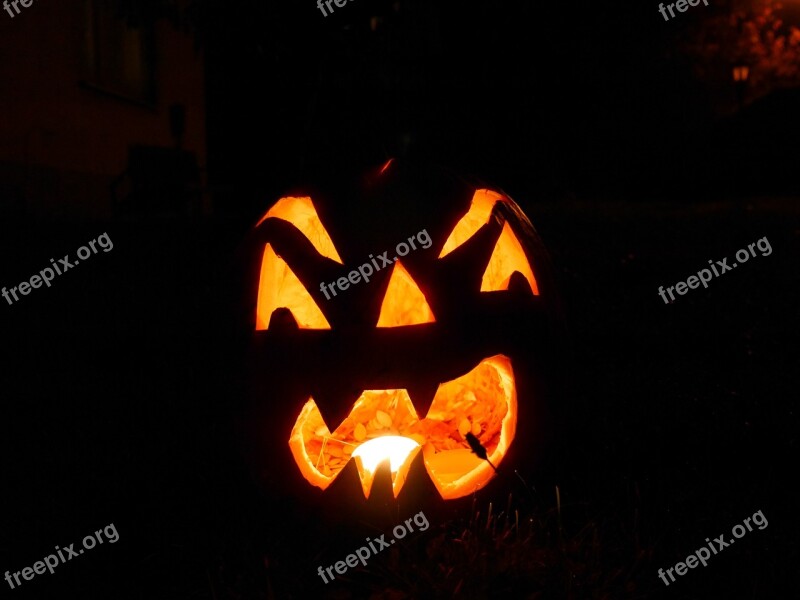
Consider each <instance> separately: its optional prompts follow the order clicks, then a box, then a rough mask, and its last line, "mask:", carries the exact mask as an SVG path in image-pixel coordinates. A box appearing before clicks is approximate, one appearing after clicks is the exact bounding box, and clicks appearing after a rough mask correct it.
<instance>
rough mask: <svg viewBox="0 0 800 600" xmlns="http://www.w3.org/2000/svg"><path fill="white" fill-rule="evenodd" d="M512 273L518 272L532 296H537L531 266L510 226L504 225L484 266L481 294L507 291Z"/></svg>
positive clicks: (537, 290) (537, 292)
mask: <svg viewBox="0 0 800 600" xmlns="http://www.w3.org/2000/svg"><path fill="white" fill-rule="evenodd" d="M514 271H519V272H520V273H522V275H523V276H524V277H525V279H527V280H528V284H529V285H530V286H531V290H532V291H533V293H534V295H538V294H539V289H538V287H537V286H536V278H535V277H534V276H533V271H532V270H531V265H530V263H529V262H528V258H527V257H526V256H525V250H523V249H522V244H520V243H519V240H518V239H517V236H516V235H514V232H513V231H512V230H511V226H510V225H509V224H508V223H506V224H505V225H503V232H502V233H501V234H500V238H499V239H498V240H497V244H496V245H495V247H494V250H493V251H492V257H491V258H490V259H489V264H488V265H487V266H486V271H484V273H483V280H482V281H481V291H482V292H495V291H498V290H507V289H508V284H509V282H510V281H511V275H512V274H513V273H514Z"/></svg>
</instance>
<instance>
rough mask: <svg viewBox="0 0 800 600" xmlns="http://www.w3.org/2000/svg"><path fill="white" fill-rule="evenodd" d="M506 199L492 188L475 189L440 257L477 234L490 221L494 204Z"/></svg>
mask: <svg viewBox="0 0 800 600" xmlns="http://www.w3.org/2000/svg"><path fill="white" fill-rule="evenodd" d="M505 201H506V199H505V198H504V197H503V196H501V195H500V194H498V193H497V192H493V191H492V190H475V193H474V194H473V196H472V203H471V204H470V205H469V210H468V211H467V214H465V215H464V216H463V217H461V219H460V220H459V221H458V223H456V226H455V227H454V228H453V231H451V232H450V235H449V237H448V238H447V241H446V242H445V243H444V246H443V247H442V251H441V252H440V253H439V258H444V257H445V256H447V255H448V254H450V253H451V252H452V251H453V250H455V249H456V248H458V247H459V246H461V245H462V244H463V243H464V242H466V241H467V240H468V239H470V238H471V237H472V236H473V235H475V232H476V231H478V229H480V228H481V227H483V226H484V225H486V223H488V222H489V217H491V215H492V208H494V205H495V204H496V203H498V202H505Z"/></svg>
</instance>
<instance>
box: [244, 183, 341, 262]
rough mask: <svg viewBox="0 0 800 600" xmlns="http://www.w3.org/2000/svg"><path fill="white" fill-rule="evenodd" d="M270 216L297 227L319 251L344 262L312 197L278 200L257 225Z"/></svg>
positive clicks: (332, 258)
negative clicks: (320, 218) (320, 217)
mask: <svg viewBox="0 0 800 600" xmlns="http://www.w3.org/2000/svg"><path fill="white" fill-rule="evenodd" d="M269 218H275V219H281V220H283V221H287V222H289V223H291V224H292V225H294V226H295V227H297V229H299V230H300V232H301V233H302V234H303V235H304V236H306V238H308V241H309V242H311V243H312V244H313V245H314V248H316V249H317V252H319V253H320V254H322V256H326V257H328V258H330V259H331V260H335V261H336V262H338V263H339V264H340V265H341V264H344V263H343V262H342V259H341V258H339V253H338V252H336V248H335V247H334V245H333V240H331V237H330V236H329V235H328V232H327V231H326V229H325V226H324V225H323V224H322V221H320V220H319V215H317V210H316V209H315V208H314V204H313V203H312V202H311V198H308V197H304V198H296V197H291V196H290V197H286V198H281V199H280V200H278V201H277V202H276V203H275V204H274V205H273V207H272V208H270V209H269V210H268V211H267V214H265V215H264V216H263V217H261V220H260V221H259V222H258V223H256V227H258V226H259V225H261V223H263V222H264V221H265V220H267V219H269Z"/></svg>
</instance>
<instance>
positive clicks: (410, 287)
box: [378, 261, 436, 327]
mask: <svg viewBox="0 0 800 600" xmlns="http://www.w3.org/2000/svg"><path fill="white" fill-rule="evenodd" d="M435 322H436V318H435V317H434V316H433V311H432V310H431V307H430V306H429V305H428V301H427V300H426V299H425V295H424V294H423V293H422V290H420V289H419V287H418V286H417V284H416V283H415V282H414V280H413V279H412V278H411V275H409V274H408V271H406V270H405V268H404V267H403V265H401V264H400V261H397V262H396V263H395V264H394V268H393V270H392V275H391V278H390V279H389V287H387V288H386V295H385V296H384V297H383V304H381V314H380V317H378V327H400V326H402V325H419V324H420V323H435Z"/></svg>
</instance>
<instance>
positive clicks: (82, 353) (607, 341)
mask: <svg viewBox="0 0 800 600" xmlns="http://www.w3.org/2000/svg"><path fill="white" fill-rule="evenodd" d="M123 4H124V3H123ZM166 4H167V5H170V6H171V4H172V3H166ZM396 4H397V8H396V7H395V3H390V2H380V1H378V0H355V1H354V2H351V3H349V4H348V5H347V6H346V7H344V8H339V9H337V10H336V13H335V14H334V15H332V16H330V17H327V18H324V17H322V15H321V14H320V13H319V12H318V11H317V10H316V8H315V7H314V5H313V4H312V2H311V1H310V0H304V1H303V2H297V1H294V0H293V2H292V3H291V5H290V4H289V3H288V2H284V3H281V4H276V3H273V2H255V1H241V2H226V3H223V2H221V1H213V0H208V1H206V2H197V3H193V4H192V5H191V6H189V7H188V8H187V12H186V15H188V16H187V17H186V19H187V22H188V23H190V27H188V29H189V30H190V31H191V32H192V35H193V38H194V40H195V42H196V43H197V45H198V47H199V48H201V49H202V52H203V55H204V56H205V90H206V92H205V105H206V112H205V123H206V139H207V144H208V151H207V164H204V165H201V166H203V167H207V182H206V183H207V187H208V194H209V195H211V196H212V197H213V210H210V211H205V212H203V213H202V214H190V213H189V212H188V211H185V212H182V211H180V210H174V211H172V212H169V211H167V212H159V211H157V210H156V211H149V212H148V211H144V210H143V211H141V212H136V211H133V212H130V213H117V212H114V211H113V210H109V211H108V214H105V215H99V216H94V217H92V218H83V217H81V218H78V217H74V216H72V215H69V214H64V213H62V212H61V211H59V212H58V214H46V213H45V214H42V213H41V212H36V213H34V212H33V211H27V210H25V209H24V208H23V209H19V207H16V208H14V210H4V211H3V213H2V219H0V285H4V286H7V287H12V286H14V285H18V282H19V281H22V280H23V279H28V278H30V276H31V275H32V274H34V273H37V272H38V271H39V270H40V269H42V268H44V267H45V266H47V264H48V262H49V259H50V258H51V257H52V258H56V259H57V258H58V257H60V256H62V255H64V254H66V253H69V254H70V255H74V253H75V249H77V247H78V246H80V245H82V244H84V243H85V242H87V241H88V240H90V239H94V238H96V237H97V236H98V235H100V234H101V233H103V232H107V233H108V235H109V237H110V238H111V239H112V241H113V242H114V249H113V250H112V251H111V252H109V253H106V254H99V255H97V256H95V257H93V258H92V259H91V260H87V261H86V262H85V263H83V262H82V264H81V265H80V266H79V267H77V268H76V269H74V270H72V271H70V272H68V273H66V274H64V275H63V276H61V277H58V278H56V280H55V282H54V284H53V287H52V288H50V289H39V290H34V292H32V293H31V294H30V295H29V296H27V297H25V298H23V299H22V300H21V301H20V302H19V303H16V304H14V305H13V306H8V305H7V304H6V303H5V302H4V301H0V335H1V336H2V347H3V351H2V357H3V362H2V368H1V370H0V397H1V398H2V418H0V423H2V434H0V439H2V444H3V446H2V456H3V477H2V481H3V487H2V496H0V497H2V499H3V501H2V504H0V506H2V509H3V510H2V517H0V534H2V537H0V570H2V572H5V570H10V571H12V572H14V571H16V570H21V569H22V568H24V567H25V566H30V565H32V564H33V563H34V562H36V561H38V560H41V559H42V558H43V557H44V556H45V555H47V554H49V553H50V552H51V549H52V547H53V546H54V545H56V544H59V545H61V546H62V547H63V546H64V545H66V544H68V543H71V542H72V541H75V542H77V543H78V544H79V543H80V539H82V538H83V536H85V535H87V534H89V533H90V532H93V531H95V530H97V529H100V528H101V527H104V526H105V525H107V524H108V523H111V522H113V523H115V525H116V527H117V530H118V531H119V534H120V540H119V542H118V543H117V544H115V545H113V546H106V545H103V546H100V547H97V548H95V549H94V550H93V551H92V552H91V553H88V554H86V555H83V556H81V558H80V559H79V560H75V561H72V562H70V563H69V564H66V565H61V566H60V567H59V568H58V569H57V570H56V574H55V575H53V576H51V575H49V574H48V575H41V576H37V577H36V578H34V580H33V581H31V582H25V583H24V584H23V586H22V588H21V589H15V590H10V589H7V588H6V587H5V586H6V584H5V582H2V583H0V589H2V592H1V594H2V596H3V597H11V598H13V597H31V598H51V597H66V598H94V597H97V598H264V597H278V598H283V597H308V596H311V595H320V594H322V593H323V592H324V591H325V590H323V588H322V586H321V585H319V580H317V581H313V580H314V579H316V578H317V576H316V575H315V572H314V569H315V565H316V564H318V563H323V564H332V563H333V562H334V561H335V560H338V559H339V558H338V557H339V555H340V554H342V552H340V546H341V547H343V548H344V549H345V550H344V552H345V553H346V552H348V551H349V550H347V548H351V546H349V545H347V544H346V543H344V542H339V541H337V538H336V536H337V535H338V533H337V532H336V530H335V529H329V530H328V532H330V531H333V532H334V533H333V534H332V535H326V534H325V533H323V531H320V530H319V529H318V527H319V522H318V520H317V518H316V516H314V515H308V514H305V513H304V512H303V510H302V509H301V508H300V507H298V506H297V505H296V503H295V502H294V501H293V499H292V498H288V497H285V498H281V494H280V492H279V491H278V492H275V490H273V491H271V492H270V491H265V490H264V488H263V486H262V485H261V479H262V478H261V477H260V476H259V474H254V473H252V472H251V471H249V469H248V460H247V457H246V456H243V455H242V453H241V452H240V445H241V440H240V439H237V432H238V430H237V428H236V422H237V419H238V418H241V414H242V412H241V410H242V404H243V401H242V398H243V397H244V396H245V392H246V390H245V388H246V381H245V373H244V364H245V361H246V358H247V349H248V346H249V343H250V340H251V332H250V331H248V330H247V329H246V328H245V327H244V326H243V325H242V322H243V317H242V312H243V311H244V310H245V308H244V307H246V306H247V305H248V301H247V299H245V298H243V297H242V296H243V294H244V293H245V292H244V286H242V285H241V283H242V282H241V281H240V280H238V279H237V275H238V271H237V269H238V268H239V266H240V261H241V260H242V257H241V255H240V251H241V250H240V249H241V242H242V240H243V239H244V238H245V237H246V236H247V233H248V231H249V228H250V227H252V225H253V224H254V223H255V221H256V220H257V218H258V216H259V215H260V214H262V213H263V211H264V210H265V209H266V208H267V207H268V206H269V205H270V204H271V203H272V202H273V201H274V200H275V199H276V198H277V197H279V195H280V194H281V193H283V192H285V191H286V190H287V189H290V188H291V187H292V186H294V185H296V184H297V183H300V182H305V181H314V180H316V179H318V178H324V177H331V176H339V175H340V176H342V177H350V176H357V174H358V173H360V172H361V170H362V169H364V168H366V167H373V166H375V165H378V164H381V163H382V162H383V161H384V160H386V158H388V157H390V156H407V157H413V158H415V159H419V160H428V161H432V162H435V163H440V164H445V165H449V166H451V167H454V168H456V169H459V170H461V171H463V172H465V173H470V174H475V175H478V176H480V177H482V178H484V179H486V180H488V181H490V182H494V183H496V184H497V185H499V186H502V188H503V189H504V190H505V191H506V192H508V193H509V194H510V195H511V196H512V197H513V198H515V199H516V200H517V202H518V203H519V204H520V205H521V206H522V208H523V209H524V210H525V212H526V213H527V214H528V216H529V217H530V218H531V220H532V221H533V223H534V225H535V226H536V227H537V230H538V231H539V234H540V235H541V236H542V238H543V240H544V242H545V244H546V245H547V247H548V249H549V251H550V254H551V261H552V264H553V267H554V270H555V273H556V279H557V283H558V284H559V287H560V292H561V298H562V302H563V309H564V312H565V314H566V321H567V331H566V334H565V335H566V338H567V342H566V344H567V347H568V351H567V352H566V353H565V354H564V357H563V363H564V369H565V371H566V373H567V375H566V376H564V377H563V380H559V381H558V382H557V386H558V387H559V392H558V393H557V394H555V395H554V396H555V399H554V400H553V401H554V402H557V403H558V406H557V407H556V411H555V412H556V413H557V414H558V415H559V420H558V421H557V423H556V424H554V427H555V431H554V435H555V436H556V437H558V438H559V454H558V456H557V457H556V458H554V459H552V462H551V464H549V465H548V468H547V469H546V470H542V471H540V472H532V473H530V476H531V477H532V478H533V481H534V482H535V484H536V487H537V490H539V492H540V494H541V496H542V498H543V502H544V504H545V506H546V507H547V508H552V507H553V505H554V504H555V498H554V489H555V485H558V486H559V490H560V494H561V502H562V504H563V506H564V508H563V510H564V514H565V515H566V516H565V518H566V520H567V527H572V528H574V529H576V530H579V529H580V528H581V527H583V526H584V525H585V523H588V522H591V523H594V524H596V525H597V527H598V531H599V535H600V538H601V539H600V541H599V542H597V543H598V546H599V549H600V555H601V557H602V561H601V565H600V567H599V569H597V570H598V571H599V572H600V573H602V574H603V576H602V577H601V578H600V580H597V581H594V582H593V584H594V585H591V584H590V585H587V587H584V588H581V589H580V590H579V591H573V595H572V596H571V597H576V598H580V597H598V598H599V597H639V598H641V597H676V598H709V597H727V598H776V597H786V598H788V597H792V596H793V594H792V592H793V591H794V592H795V593H796V592H797V588H798V585H797V582H796V578H795V573H796V572H797V567H796V565H797V564H798V560H799V559H800V556H798V552H797V542H796V538H797V531H798V529H797V517H796V514H795V507H796V506H797V502H798V500H799V498H798V497H797V492H796V491H795V490H796V486H795V484H794V481H793V475H794V473H795V472H796V460H795V455H796V445H797V416H796V415H797V376H796V374H797V372H798V322H797V316H798V306H800V304H799V303H798V300H800V298H799V297H798V289H800V288H798V272H799V271H798V266H799V265H798V260H797V258H798V256H799V254H798V250H800V248H798V245H799V243H800V221H798V204H797V193H798V183H797V181H798V178H797V164H798V160H799V159H800V157H798V150H797V148H798V146H797V144H796V139H797V133H798V117H797V114H798V110H797V109H798V108H800V104H799V103H798V96H797V90H796V89H795V90H793V89H776V90H775V91H774V92H773V93H771V94H768V95H766V96H764V97H761V98H757V99H752V101H751V102H748V103H747V104H746V106H744V108H743V109H742V110H740V111H737V112H735V113H732V114H722V113H721V112H720V111H719V110H717V107H718V99H717V98H715V97H714V96H713V95H712V94H711V93H710V92H709V91H708V90H707V89H706V88H704V87H702V86H701V85H700V84H699V83H698V82H697V81H696V80H695V79H693V77H692V73H691V69H690V66H691V65H688V64H687V59H686V58H683V57H681V56H680V55H679V54H678V53H677V52H675V49H676V48H677V45H676V44H677V42H676V41H675V39H676V36H678V34H679V33H682V32H684V30H685V29H686V28H688V27H689V26H690V24H691V23H694V22H696V21H698V20H700V19H702V18H703V14H704V13H703V10H705V8H704V7H703V6H702V4H701V5H700V6H699V7H696V8H692V9H690V10H689V11H688V12H687V13H683V14H680V15H679V16H678V17H677V18H676V19H675V20H674V21H670V22H664V21H663V19H662V17H661V16H660V14H659V13H658V12H657V6H656V5H655V4H654V3H638V6H637V7H633V6H624V5H622V4H613V3H577V4H569V5H564V4H557V3H549V4H531V3H523V4H521V5H517V4H513V5H512V4H508V5H505V4H492V3H489V2H482V3H477V2H476V3H464V2H458V3H457V2H439V3H436V4H433V3H430V2H427V3H424V2H421V1H417V2H415V1H408V2H406V1H402V2H398V3H396ZM143 5H144V6H150V3H143ZM154 6H155V4H154ZM28 10H30V11H35V12H31V13H23V14H21V15H19V16H18V17H16V18H15V19H13V20H11V19H9V18H6V16H5V13H2V14H0V17H2V23H1V25H0V26H1V27H2V28H3V29H4V30H6V28H12V27H16V26H18V24H19V23H21V22H22V19H23V18H29V19H31V20H33V19H39V20H41V22H47V21H48V19H53V18H54V17H48V14H47V10H48V7H47V5H45V4H43V3H42V4H41V5H39V4H36V5H34V7H33V8H31V9H28ZM153 10H154V14H160V13H159V11H158V10H156V9H155V8H154V9H153ZM374 18H377V19H379V20H377V21H372V19H374ZM371 22H374V23H375V27H374V30H373V28H372V26H371ZM41 35H42V36H43V37H42V38H41V39H39V38H36V37H34V38H32V40H31V44H37V43H42V44H43V43H45V37H44V33H42V34H41ZM2 60H3V61H7V60H9V61H21V60H24V58H23V57H22V55H21V54H19V55H17V54H14V55H10V56H4V57H3V59H2ZM40 66H41V70H39V71H36V72H35V73H34V74H32V75H30V76H31V77H33V78H42V79H45V78H47V77H48V76H49V75H48V74H47V63H46V62H45V63H43V64H42V65H40ZM2 85H3V91H2V95H0V112H1V113H2V114H3V119H7V120H9V121H10V120H13V119H14V115H13V114H10V113H9V112H8V111H7V110H2V109H3V106H2V104H3V102H4V99H6V100H8V99H9V98H12V97H13V94H14V92H13V90H14V88H15V85H16V82H15V81H13V80H8V81H3V82H2ZM58 102H59V100H58V97H53V98H51V99H50V104H46V103H43V104H42V105H41V108H40V110H41V111H53V114H57V113H58V110H59V104H58ZM86 110H87V111H89V112H90V113H91V110H92V108H91V106H87V108H86ZM98 152H99V151H98ZM20 160H23V159H20ZM3 183H4V184H5V183H7V182H3ZM8 189H9V188H8V187H4V188H3V190H4V193H7V190H8ZM341 201H342V202H347V200H346V199H342V200H341ZM366 225H367V224H365V226H366ZM764 236H766V237H767V238H768V239H769V241H770V243H771V245H772V248H773V253H772V255H770V256H768V257H760V256H759V257H758V258H754V259H751V261H750V262H748V263H747V264H746V265H743V268H742V269H737V270H736V271H735V272H729V273H727V274H725V276H724V277H721V278H719V279H714V280H713V281H712V282H711V283H710V287H709V289H708V290H704V289H700V290H694V291H691V292H690V293H688V294H687V295H686V296H683V297H680V298H679V299H678V301H677V302H675V303H674V304H670V305H665V304H664V303H663V302H662V300H661V299H660V297H659V296H658V294H657V289H658V286H660V285H664V286H669V285H674V284H675V282H677V281H679V280H685V279H686V278H687V277H688V276H689V275H690V274H692V273H696V272H697V271H698V270H699V269H700V268H703V267H704V266H705V265H706V263H707V261H708V260H710V259H714V260H720V259H722V258H723V257H725V256H728V257H732V256H733V254H734V253H735V252H736V250H738V249H740V248H743V247H745V246H746V245H747V244H749V243H752V242H755V241H756V240H757V239H759V238H762V237H764ZM387 243H392V242H391V240H387ZM287 410H293V409H292V408H291V407H288V408H287ZM758 510H762V511H763V513H764V515H765V516H766V518H767V519H768V521H769V527H768V528H766V529H764V530H763V531H759V530H755V531H754V532H752V533H748V534H747V535H746V536H745V537H744V538H742V539H741V540H739V542H738V543H737V544H736V545H735V546H734V547H730V548H728V549H726V550H725V551H724V552H723V553H722V554H720V555H718V556H714V557H712V559H711V560H710V561H709V565H708V566H707V567H706V568H703V569H700V568H698V569H695V570H692V571H690V572H689V574H687V575H686V576H684V577H681V578H679V579H678V581H677V582H676V583H675V584H673V585H671V586H670V587H669V588H665V587H664V586H663V584H662V583H661V582H660V580H659V579H658V578H657V574H656V572H657V569H658V568H668V567H670V566H672V565H674V564H675V563H676V562H678V561H680V560H683V559H685V558H686V556H687V555H688V554H689V553H691V552H694V551H695V550H696V549H697V548H698V547H700V546H701V545H702V544H703V540H704V539H705V538H706V537H710V538H711V537H716V536H718V535H719V534H721V533H726V534H727V532H729V531H730V530H731V528H732V527H733V526H734V525H736V524H737V523H741V522H742V521H743V520H744V519H745V518H746V517H748V516H751V515H752V514H753V513H754V512H756V511H758ZM276 522H279V523H280V525H276ZM319 556H321V557H322V558H320V559H319V560H315V558H316V557H319ZM374 560H376V561H377V560H379V559H374ZM302 561H306V562H302ZM312 563H314V564H313V565H312ZM276 565H277V566H276ZM528 593H529V595H528V596H526V595H524V593H522V592H521V593H520V597H566V594H565V593H563V591H558V590H555V589H554V590H550V591H549V594H550V595H545V596H536V595H532V593H530V592H528ZM341 597H349V596H341Z"/></svg>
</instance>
